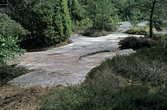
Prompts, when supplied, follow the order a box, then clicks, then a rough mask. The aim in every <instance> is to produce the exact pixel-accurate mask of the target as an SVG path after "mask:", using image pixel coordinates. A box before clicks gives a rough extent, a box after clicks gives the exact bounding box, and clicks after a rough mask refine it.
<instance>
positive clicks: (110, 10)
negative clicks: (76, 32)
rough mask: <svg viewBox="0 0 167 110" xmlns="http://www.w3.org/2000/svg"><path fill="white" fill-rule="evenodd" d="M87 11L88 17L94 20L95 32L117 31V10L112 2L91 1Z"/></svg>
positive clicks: (105, 0)
mask: <svg viewBox="0 0 167 110" xmlns="http://www.w3.org/2000/svg"><path fill="white" fill-rule="evenodd" d="M86 10H87V12H88V16H89V17H90V18H91V19H92V22H93V29H94V30H95V29H97V30H109V31H113V30H114V29H115V27H116V23H117V21H118V17H117V13H116V12H117V10H116V9H115V7H114V6H113V5H112V3H111V1H107V0H98V1H97V0H96V1H95V0H91V1H89V2H88V4H87V7H86ZM90 10H91V11H90Z"/></svg>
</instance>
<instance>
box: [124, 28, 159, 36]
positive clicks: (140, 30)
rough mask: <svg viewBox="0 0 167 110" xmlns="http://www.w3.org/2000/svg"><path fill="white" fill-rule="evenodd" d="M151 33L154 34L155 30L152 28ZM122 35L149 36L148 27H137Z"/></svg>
mask: <svg viewBox="0 0 167 110" xmlns="http://www.w3.org/2000/svg"><path fill="white" fill-rule="evenodd" d="M153 32H154V33H156V32H157V31H156V29H155V28H153ZM124 33H127V34H137V35H148V34H149V26H139V27H134V28H131V29H128V30H126V31H125V32H124Z"/></svg>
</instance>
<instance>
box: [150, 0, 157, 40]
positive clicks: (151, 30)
mask: <svg viewBox="0 0 167 110" xmlns="http://www.w3.org/2000/svg"><path fill="white" fill-rule="evenodd" d="M155 4H156V0H155V1H154V2H153V4H152V6H151V13H150V24H149V28H150V30H149V32H150V37H151V38H153V15H154V10H155Z"/></svg>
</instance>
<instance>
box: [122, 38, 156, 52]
mask: <svg viewBox="0 0 167 110" xmlns="http://www.w3.org/2000/svg"><path fill="white" fill-rule="evenodd" d="M119 45H121V46H120V48H121V49H128V48H132V49H134V50H135V49H139V48H143V47H152V46H156V45H157V42H156V41H155V40H153V39H150V38H147V37H139V38H137V37H133V36H130V37H126V38H125V39H123V40H121V41H120V42H119Z"/></svg>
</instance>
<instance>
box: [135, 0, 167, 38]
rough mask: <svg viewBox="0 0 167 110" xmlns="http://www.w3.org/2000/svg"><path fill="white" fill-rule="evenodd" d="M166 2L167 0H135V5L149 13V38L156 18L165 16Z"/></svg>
mask: <svg viewBox="0 0 167 110" xmlns="http://www.w3.org/2000/svg"><path fill="white" fill-rule="evenodd" d="M166 4H167V0H136V7H137V8H139V9H140V10H142V11H144V12H146V13H148V15H149V18H148V19H149V28H150V31H149V34H150V37H151V38H152V37H153V27H154V26H155V25H156V21H157V19H162V18H164V17H165V16H166V12H167V8H166ZM164 15H165V16H164ZM162 20H165V19H162Z"/></svg>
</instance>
